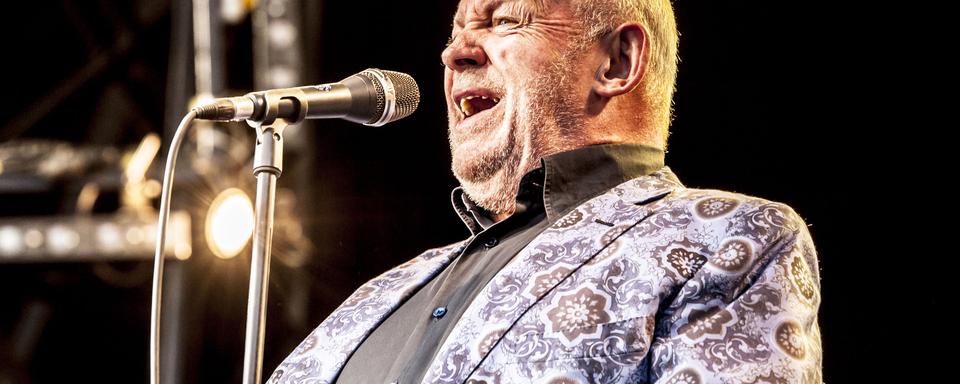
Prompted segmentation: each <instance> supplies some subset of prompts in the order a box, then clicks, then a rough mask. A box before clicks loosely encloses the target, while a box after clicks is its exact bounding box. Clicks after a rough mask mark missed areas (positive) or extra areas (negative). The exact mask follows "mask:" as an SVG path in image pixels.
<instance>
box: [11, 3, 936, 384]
mask: <svg viewBox="0 0 960 384" xmlns="http://www.w3.org/2000/svg"><path fill="white" fill-rule="evenodd" d="M21 6H22V8H21V9H20V10H19V11H17V12H7V13H6V14H7V16H5V19H6V20H5V22H4V23H3V35H4V36H8V40H7V41H6V44H5V45H6V46H5V48H4V51H5V52H6V54H5V59H4V62H5V64H4V67H5V69H4V72H5V73H7V74H8V75H7V76H6V81H5V83H6V85H7V87H6V88H7V89H8V90H9V92H5V94H4V98H3V105H4V108H3V109H2V111H0V123H2V124H3V131H2V132H0V134H2V135H3V136H2V138H3V139H4V140H10V139H13V138H16V139H26V138H42V139H55V140H65V141H68V142H71V143H75V144H77V145H81V144H98V145H108V146H116V147H124V146H130V145H133V144H135V143H136V142H137V141H138V140H139V139H140V138H141V137H142V136H143V134H145V133H147V132H158V133H159V132H163V131H164V130H165V129H170V125H171V124H173V123H175V121H172V120H171V117H170V116H169V115H170V114H169V113H167V115H165V108H167V107H166V106H165V100H167V95H169V94H171V93H176V92H181V93H183V92H192V90H191V89H186V88H182V87H183V84H176V83H174V84H173V85H171V84H170V83H168V80H167V76H168V73H170V72H169V71H170V70H171V66H172V65H174V64H171V63H170V57H171V54H172V52H173V50H174V47H172V45H171V42H170V31H171V22H172V18H171V14H172V13H174V12H172V11H171V10H176V9H179V8H178V7H182V4H179V3H178V4H175V5H171V4H169V3H168V2H151V1H145V0H144V1H138V2H108V1H100V2H80V1H64V2H43V1H41V2H31V3H26V4H22V5H21ZM455 7H456V2H455V1H437V0H432V1H417V2H399V1H383V2H375V1H327V2H323V4H321V3H320V2H309V3H308V4H307V5H306V6H304V7H303V11H302V18H303V19H302V20H303V23H304V27H305V29H304V35H305V36H304V37H305V38H306V40H305V41H304V45H305V48H306V50H307V55H306V59H307V64H308V66H307V68H308V69H306V70H305V71H304V79H305V82H306V83H321V82H332V81H337V80H339V79H342V78H344V77H346V76H349V75H351V74H353V73H356V72H358V71H359V70H362V69H364V68H366V67H379V68H384V69H391V70H396V71H401V72H406V73H409V74H411V75H412V76H413V77H414V78H416V79H417V81H418V83H419V85H420V89H421V93H422V99H421V103H420V108H419V110H418V111H417V112H416V113H415V114H414V115H412V116H411V117H409V118H407V119H404V120H402V121H399V122H397V123H394V124H391V125H388V126H385V127H381V128H367V127H362V126H357V125H352V124H349V123H344V122H339V121H322V122H314V123H311V124H309V126H308V127H305V128H306V129H304V132H305V136H304V138H303V139H302V140H304V141H305V142H306V143H308V145H305V146H304V149H301V150H298V151H295V152H296V153H294V154H292V155H291V156H293V159H292V160H291V161H290V164H291V165H289V166H288V167H289V168H288V169H287V170H285V173H284V175H283V177H282V178H281V186H284V187H287V188H290V189H293V190H295V191H297V193H298V195H297V204H298V211H299V213H300V215H301V217H302V219H303V220H304V222H305V224H306V228H307V230H308V231H307V234H308V238H309V239H310V244H311V247H310V259H309V260H310V261H309V262H308V264H307V265H306V266H304V267H300V268H289V267H286V266H284V265H282V264H275V265H274V270H273V276H272V280H271V292H270V293H271V296H270V304H269V305H270V314H269V317H268V322H267V327H268V335H267V343H266V359H265V367H267V368H266V370H268V371H270V370H272V368H273V367H275V366H276V365H277V364H278V363H279V362H280V361H281V360H282V359H283V357H284V356H285V355H286V354H287V353H288V352H289V351H290V350H291V349H292V348H293V347H294V346H295V345H296V343H297V342H299V340H300V339H302V337H303V336H305V335H306V334H307V333H308V332H309V330H310V329H312V328H313V327H314V326H316V324H318V323H319V322H320V321H321V320H322V319H323V318H324V317H325V316H326V314H327V313H329V311H330V310H332V309H333V308H334V307H335V306H336V305H338V304H339V303H340V302H341V301H342V300H343V299H344V298H345V296H346V295H347V294H349V293H350V292H351V291H352V290H353V289H354V288H355V287H356V286H358V285H360V284H361V283H363V282H364V281H366V280H367V279H369V278H371V277H373V276H375V275H377V274H379V273H380V272H382V271H384V270H386V269H388V268H389V267H391V266H393V265H396V264H398V263H400V262H403V261H406V260H407V259H409V258H411V257H413V256H415V255H416V254H417V253H419V252H420V251H422V250H423V249H426V248H429V247H435V246H440V245H443V244H447V243H450V242H453V241H456V240H459V239H461V238H463V237H465V236H466V234H467V232H466V229H465V228H463V227H462V225H461V224H460V222H459V220H458V219H457V217H456V216H455V215H454V214H453V212H452V210H451V209H450V207H449V203H448V202H449V191H450V189H451V188H453V187H454V186H455V185H456V180H455V179H454V178H453V177H452V174H451V172H450V171H449V162H450V158H449V150H448V145H447V141H446V117H445V107H444V102H443V89H442V82H441V81H442V67H441V64H440V59H439V56H440V52H441V50H442V49H443V46H444V43H445V42H446V39H447V35H448V33H449V28H450V20H451V16H452V14H453V11H454V9H455ZM675 7H676V13H677V20H678V26H679V29H680V31H681V34H682V36H681V43H680V58H681V63H680V73H679V78H678V83H677V93H676V96H675V116H676V117H675V120H674V122H673V126H672V129H671V131H672V136H671V137H670V144H669V151H668V154H667V164H668V165H670V166H671V167H672V168H673V170H674V171H675V172H676V173H677V174H678V175H679V176H680V178H681V180H682V181H683V182H684V183H685V184H686V185H687V186H690V187H698V188H716V189H726V190H732V191H736V192H741V193H746V194H751V195H756V196H761V197H764V198H767V199H771V200H776V201H781V202H784V203H787V204H789V205H791V206H792V207H793V208H794V209H795V210H796V211H797V212H799V213H800V215H801V216H802V217H804V218H805V219H806V221H807V223H808V224H809V225H810V231H811V233H812V235H813V239H814V241H815V243H816V245H817V248H818V251H819V253H820V266H821V278H822V294H823V303H822V307H821V311H820V325H821V328H822V332H823V343H824V344H823V345H824V378H825V381H827V382H833V383H843V382H860V381H864V380H865V378H886V379H890V378H891V377H892V376H891V375H894V376H895V375H898V374H908V373H909V374H910V375H914V376H913V377H915V378H916V375H921V376H932V375H934V374H935V373H928V372H933V371H935V370H936V369H935V368H934V367H935V366H936V364H934V363H933V362H932V361H929V360H928V359H927V357H928V356H931V355H933V353H932V352H930V350H928V349H926V348H932V346H934V345H936V344H937V343H938V341H935V340H937V337H933V336H931V335H932V333H929V332H930V331H931V330H932V329H928V328H936V327H937V326H938V324H940V323H941V320H938V319H937V316H932V317H931V316H928V315H924V314H931V313H935V312H936V311H938V308H940V307H941V306H943V305H944V304H945V303H944V302H943V301H942V300H941V299H940V298H939V297H938V295H939V294H940V293H939V292H942V291H941V288H940V285H941V284H946V283H944V282H943V280H944V279H943V278H942V277H930V275H928V274H929V273H930V271H931V270H930V269H928V268H929V267H930V266H931V264H929V263H926V262H924V261H925V260H935V259H936V258H935V257H931V256H930V255H929V254H927V252H926V251H922V250H920V248H915V247H907V243H909V241H910V240H911V239H916V237H913V236H916V235H915V233H919V235H920V236H929V235H932V232H931V231H930V230H928V229H927V228H929V227H930V226H931V224H930V223H909V222H907V221H906V219H901V216H900V215H903V214H904V212H905V211H909V210H912V208H909V207H905V206H903V205H901V204H900V201H901V200H902V198H905V197H907V196H909V195H915V194H918V193H921V194H922V193H924V192H923V191H924V190H925V189H926V187H925V186H924V183H923V182H922V178H921V177H919V175H917V173H916V172H915V171H914V170H910V168H908V167H909V166H911V165H913V162H914V161H913V156H912V155H910V154H909V152H908V151H909V150H910V147H911V146H913V145H914V144H912V143H909V142H902V141H900V140H898V139H896V137H899V135H897V134H889V132H901V133H902V132H903V131H904V130H907V131H909V127H908V126H905V125H904V124H903V123H902V121H901V120H900V117H898V114H897V112H898V111H896V109H898V107H897V106H894V105H891V104H886V103H883V102H876V101H877V100H880V99H883V98H884V96H881V95H880V94H881V93H895V92H891V89H890V88H888V87H887V85H886V84H883V83H878V82H875V81H874V79H878V77H875V76H874V74H883V73H885V72H887V71H888V69H887V68H883V67H881V65H883V63H882V62H881V60H880V59H879V58H875V57H874V56H873V54H875V53H876V50H877V49H879V48H881V47H889V46H890V45H895V44H896V41H895V40H894V37H892V36H891V34H884V33H882V32H881V31H880V30H879V29H877V30H874V29H873V28H872V27H869V26H868V25H870V24H868V23H869V22H870V21H871V20H873V19H874V18H875V15H873V14H872V13H873V11H872V10H871V9H870V8H868V7H857V6H853V5H848V6H845V7H844V9H841V8H839V7H837V6H835V5H834V6H829V7H828V6H825V5H823V4H817V5H813V4H810V3H807V2H789V1H785V2H781V1H723V2H715V1H709V2H708V1H700V2H697V1H677V2H676V3H675ZM188 8H189V7H188ZM226 28H227V33H226V34H225V38H226V40H225V41H224V47H225V52H226V54H227V57H228V58H229V60H230V64H229V65H227V76H226V80H225V81H226V87H227V88H228V89H230V90H236V92H235V93H243V92H246V91H248V90H250V89H251V87H252V84H253V81H252V79H253V75H252V72H251V71H252V70H251V62H252V59H251V48H250V32H249V28H250V22H249V20H248V21H246V22H244V23H241V24H239V25H233V26H228V27H226ZM99 59H103V60H107V64H105V65H104V66H103V67H102V68H100V69H99V70H97V71H94V72H93V74H91V75H89V76H87V77H85V79H86V80H85V81H81V82H80V84H79V85H78V86H77V87H74V88H73V89H71V90H70V91H69V92H65V94H64V97H63V98H62V99H60V100H57V101H56V102H52V103H50V104H51V106H50V108H48V109H44V108H43V105H42V104H43V103H41V101H42V100H48V99H49V96H50V95H51V94H52V93H55V92H56V90H57V89H62V88H63V87H64V86H65V84H68V83H69V81H70V79H71V78H72V76H74V74H75V73H77V71H79V70H80V69H81V68H84V67H89V66H91V65H95V64H96V62H97V61H96V60H99ZM171 86H174V87H177V89H171ZM864 104H866V105H864ZM176 109H177V107H174V108H173V110H176ZM181 112H182V110H181ZM25 119H26V120H25ZM28 120H29V121H30V122H31V123H30V124H27V125H25V126H24V128H23V129H22V130H20V131H13V130H12V127H14V122H17V121H28ZM251 134H252V132H251ZM905 136H906V137H910V136H911V135H910V134H909V132H908V133H907V134H906V135H905ZM891 137H893V139H891ZM165 140H169V137H166V138H165ZM239 172H241V173H243V172H249V170H248V169H243V170H241V171H239ZM157 174H159V173H157ZM248 181H249V180H248ZM175 193H178V192H175ZM17 199H18V200H15V201H17V202H18V203H17V204H16V206H14V205H12V203H8V204H5V205H2V207H3V212H2V215H3V216H22V215H44V214H50V213H57V212H61V210H62V208H61V207H62V204H61V202H60V201H59V200H58V195H57V194H56V193H55V192H52V193H49V194H45V195H37V196H33V197H30V196H26V197H25V196H17ZM8 201H14V200H9V199H8ZM24 201H27V202H29V203H28V204H26V205H24V204H23V203H22V202H24ZM247 261H248V260H245V259H244V258H243V257H238V258H236V259H234V260H230V261H220V260H212V259H211V257H210V255H209V254H204V253H203V252H200V251H198V252H195V257H194V258H193V259H191V261H190V262H188V263H187V264H186V269H187V270H188V274H187V276H188V277H189V281H188V283H187V286H188V287H189V288H188V292H189V293H188V295H187V296H186V300H188V304H187V308H188V312H189V315H188V319H189V321H190V323H189V326H188V327H187V328H188V329H189V331H188V337H189V342H187V343H185V347H184V356H183V358H184V359H185V360H186V361H187V366H186V367H187V368H188V370H187V372H188V373H187V374H186V377H185V382H205V383H213V382H238V381H239V379H240V373H241V369H242V367H241V361H242V343H243V322H244V315H245V300H246V284H247V268H246V267H245V266H244V265H245V264H244V263H246V262H247ZM932 265H934V270H935V268H936V262H934V263H932ZM112 266H113V267H114V268H119V269H122V270H126V271H130V273H131V274H133V275H136V276H139V280H137V281H139V283H137V284H133V285H132V286H128V287H118V286H115V285H110V284H107V283H105V282H104V281H102V280H101V279H97V278H96V277H94V276H93V274H92V273H91V270H92V268H94V267H93V266H91V265H88V264H85V263H76V264H0V343H8V342H9V340H11V339H12V338H13V335H14V332H15V328H16V327H17V325H18V319H21V317H22V312H23V311H24V310H25V309H24V308H26V305H27V304H28V303H36V302H40V303H45V304H44V305H45V308H49V309H50V312H49V313H50V315H49V319H48V321H47V322H46V323H45V324H44V325H43V327H44V330H43V333H42V336H41V337H40V339H38V340H37V343H36V349H35V351H34V353H33V354H32V355H31V356H30V358H29V360H27V361H26V362H23V363H22V364H6V365H0V368H2V369H0V372H4V370H6V372H13V373H9V374H8V375H10V376H8V377H19V378H20V379H21V380H24V382H26V381H27V380H29V382H38V383H42V382H55V381H60V380H64V379H67V380H71V381H77V380H79V381H88V380H97V381H101V382H124V383H128V382H143V381H145V380H146V377H147V376H146V368H147V340H148V324H149V323H148V321H149V297H150V282H149V272H150V271H149V268H150V263H149V262H143V263H120V264H113V265H112ZM138 271H139V272H138ZM935 275H936V276H942V275H943V272H940V273H936V274H935ZM294 291H296V292H294ZM296 294H300V295H304V294H305V295H306V297H307V298H308V299H307V301H306V303H305V304H306V305H305V306H302V308H300V310H301V311H303V316H304V317H301V318H300V319H299V320H297V321H290V320H289V318H288V317H289V316H288V315H286V313H288V311H289V310H290V306H293V305H299V304H295V303H294V302H293V301H292V300H291V297H294V296H297V295H296ZM301 297H302V296H301ZM917 314H921V315H922V316H917ZM931 319H932V320H931ZM3 353H9V352H3ZM2 356H3V354H2V353H0V357H2ZM15 375H22V376H15ZM27 378H29V379H27Z"/></svg>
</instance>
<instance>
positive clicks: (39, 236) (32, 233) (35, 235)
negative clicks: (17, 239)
mask: <svg viewBox="0 0 960 384" xmlns="http://www.w3.org/2000/svg"><path fill="white" fill-rule="evenodd" d="M23 243H24V244H26V245H27V248H33V249H36V248H40V246H42V245H43V232H40V231H39V230H37V229H29V230H27V233H25V234H24V235H23Z"/></svg>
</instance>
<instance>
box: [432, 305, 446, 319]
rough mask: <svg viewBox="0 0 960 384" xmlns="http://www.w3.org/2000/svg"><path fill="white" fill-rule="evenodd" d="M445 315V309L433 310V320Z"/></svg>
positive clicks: (437, 308)
mask: <svg viewBox="0 0 960 384" xmlns="http://www.w3.org/2000/svg"><path fill="white" fill-rule="evenodd" d="M446 314H447V307H436V308H434V309H433V318H435V319H439V318H441V317H443V315H446Z"/></svg>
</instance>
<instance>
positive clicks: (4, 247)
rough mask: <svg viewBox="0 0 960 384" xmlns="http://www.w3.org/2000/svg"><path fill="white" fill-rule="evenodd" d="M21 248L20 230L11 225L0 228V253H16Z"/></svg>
mask: <svg viewBox="0 0 960 384" xmlns="http://www.w3.org/2000/svg"><path fill="white" fill-rule="evenodd" d="M22 249H23V238H22V236H21V235H20V230H19V229H17V228H16V227H13V226H6V227H3V228H0V254H3V255H16V254H17V253H20V251H21V250H22Z"/></svg>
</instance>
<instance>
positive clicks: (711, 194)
mask: <svg viewBox="0 0 960 384" xmlns="http://www.w3.org/2000/svg"><path fill="white" fill-rule="evenodd" d="M464 244H465V242H460V243H457V244H454V245H451V246H447V247H444V248H439V249H434V250H430V251H427V252H425V253H424V254H422V255H420V256H418V257H417V258H415V259H413V260H411V261H409V262H407V263H405V264H403V265H401V266H399V267H397V268H395V269H393V270H391V271H388V272H386V273H384V274H383V275H381V276H379V277H377V278H375V279H373V280H371V281H370V282H368V283H366V284H365V285H364V286H362V287H360V288H359V289H358V290H357V291H356V292H355V293H354V294H353V295H352V296H351V297H350V298H349V299H348V300H347V301H346V302H344V303H343V304H342V305H341V306H340V307H339V308H338V309H336V310H335V311H334V312H333V313H332V314H331V315H330V316H329V317H328V318H327V319H326V320H324V321H323V323H321V324H320V326H319V327H317V329H315V330H314V331H313V332H312V333H311V334H310V335H309V336H308V337H307V338H306V339H305V340H304V341H303V342H302V343H301V344H300V346H298V347H297V348H296V349H295V350H294V351H293V352H292V353H291V354H290V356H289V357H287V359H286V360H285V361H284V362H283V363H282V364H281V365H280V366H279V367H278V368H277V369H276V371H275V372H274V374H273V376H271V378H270V379H269V381H268V382H269V383H331V382H333V381H335V380H336V377H337V375H338V374H339V372H340V369H341V368H342V367H343V365H344V363H345V362H346V360H347V359H348V358H349V356H350V354H351V353H352V352H353V351H354V350H355V349H356V348H357V347H358V346H359V344H360V343H361V342H362V341H363V339H364V338H365V337H366V336H367V335H369V334H370V333H371V332H372V331H373V329H375V328H376V326H377V325H378V324H380V322H382V321H383V320H384V319H386V317H388V316H389V315H390V313H392V312H393V310H395V309H396V308H397V307H399V306H400V305H401V304H402V303H403V301H405V300H406V299H407V298H408V297H409V296H410V295H411V294H412V293H413V292H415V291H416V290H417V289H418V288H419V287H421V286H422V285H424V284H426V283H427V282H428V281H430V279H431V278H432V277H433V276H435V275H436V274H437V273H439V271H441V270H442V268H443V267H444V266H445V265H447V263H449V262H450V260H452V259H454V258H455V257H456V256H457V255H458V254H459V253H460V251H462V249H463V245H464ZM819 303H820V280H819V270H818V265H817V255H816V251H815V249H814V246H813V242H812V239H811V237H810V234H809V232H808V230H807V228H806V225H805V223H804V221H803V220H802V219H801V218H800V217H799V216H798V215H797V214H796V213H795V212H794V211H793V210H792V209H791V208H790V207H788V206H786V205H783V204H780V203H776V202H770V201H766V200H763V199H759V198H755V197H750V196H745V195H741V194H735V193H729V192H724V191H716V190H701V189H689V188H685V187H684V186H683V185H682V184H681V183H680V182H679V181H678V180H677V178H676V176H675V175H674V174H673V173H672V172H671V171H670V169H669V168H668V167H664V168H663V169H661V170H659V171H657V172H655V173H653V174H651V175H647V176H643V177H639V178H637V179H634V180H630V181H627V182H625V183H623V184H621V185H619V186H617V187H614V188H613V189H611V190H610V191H608V192H606V193H604V194H601V195H599V196H597V197H595V198H593V199H591V200H589V201H587V202H585V203H583V204H581V205H580V206H578V207H577V208H575V209H574V210H573V211H571V212H570V213H568V214H566V215H565V216H564V217H563V218H561V219H560V220H558V221H557V222H556V223H555V224H554V225H553V226H551V227H550V228H548V229H547V230H545V231H544V232H543V233H542V234H540V235H539V236H538V237H537V238H535V239H534V240H533V241H532V242H531V243H530V244H528V245H527V246H526V247H525V248H524V249H523V250H521V251H520V253H519V254H517V256H515V257H514V259H513V260H511V261H510V263H509V264H507V266H505V267H504V268H503V269H502V270H501V271H500V272H498V274H497V275H496V276H495V277H494V278H493V280H492V281H491V282H490V283H489V284H488V285H487V286H486V287H484V290H483V291H482V292H481V293H480V294H479V295H478V296H477V297H476V298H475V299H474V301H473V302H472V303H471V304H470V306H469V307H468V308H467V310H466V312H465V313H464V315H463V317H462V318H461V319H460V320H459V321H458V322H457V324H456V325H455V326H454V328H453V330H452V331H451V333H450V335H449V336H448V337H447V339H446V340H445V341H444V343H443V345H442V346H441V348H440V350H439V351H438V353H437V356H436V358H435V359H434V360H433V362H432V364H431V366H430V368H429V370H428V372H427V373H426V376H425V378H424V382H426V383H470V384H479V383H488V384H495V383H519V382H524V383H526V382H532V383H819V382H822V379H821V377H820V372H821V355H822V352H821V347H820V333H819V328H818V325H817V309H818V307H819Z"/></svg>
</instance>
